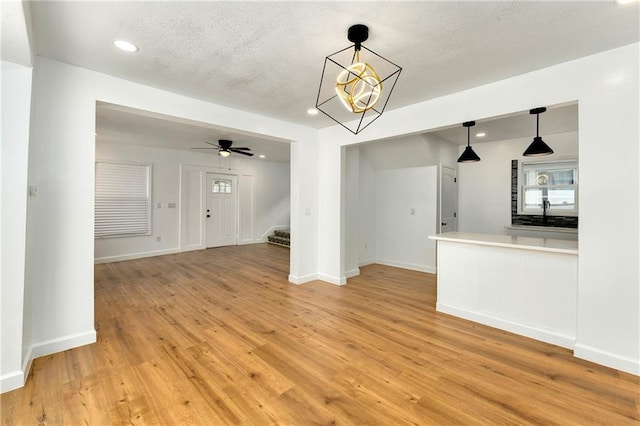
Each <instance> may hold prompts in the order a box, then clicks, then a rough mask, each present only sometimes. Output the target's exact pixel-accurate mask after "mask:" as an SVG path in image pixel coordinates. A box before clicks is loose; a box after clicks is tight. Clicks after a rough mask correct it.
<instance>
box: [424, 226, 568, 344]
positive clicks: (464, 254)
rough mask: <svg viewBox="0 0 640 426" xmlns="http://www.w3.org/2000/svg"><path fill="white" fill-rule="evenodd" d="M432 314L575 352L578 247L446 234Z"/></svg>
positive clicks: (438, 238)
mask: <svg viewBox="0 0 640 426" xmlns="http://www.w3.org/2000/svg"><path fill="white" fill-rule="evenodd" d="M429 238H430V239H433V240H436V241H437V271H438V280H437V302H436V310H437V311H439V312H443V313H447V314H450V315H454V316H458V317H461V318H465V319H468V320H471V321H475V322H478V323H481V324H485V325H489V326H491V327H496V328H500V329H502V330H506V331H510V332H512V333H516V334H520V335H523V336H527V337H531V338H533V339H537V340H542V341H544V342H547V343H552V344H555V345H558V346H562V347H565V348H569V349H573V345H574V344H575V338H576V303H577V302H576V295H577V288H578V242H577V241H568V240H555V239H549V238H531V237H516V236H509V235H493V234H476V233H468V232H446V233H443V234H438V235H434V236H430V237H429Z"/></svg>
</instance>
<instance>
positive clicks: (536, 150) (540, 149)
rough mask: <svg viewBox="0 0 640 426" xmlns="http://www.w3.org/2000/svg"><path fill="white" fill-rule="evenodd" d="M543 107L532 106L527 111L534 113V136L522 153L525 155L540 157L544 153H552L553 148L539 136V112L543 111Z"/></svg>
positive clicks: (544, 109)
mask: <svg viewBox="0 0 640 426" xmlns="http://www.w3.org/2000/svg"><path fill="white" fill-rule="evenodd" d="M546 110H547V109H546V108H545V107H539V108H533V109H532V110H530V111H529V114H531V115H533V114H535V115H536V137H535V138H533V142H531V144H530V145H529V147H528V148H527V149H526V150H525V151H524V152H523V153H522V155H524V156H525V157H542V156H544V155H549V154H553V149H551V147H550V146H549V145H547V144H546V143H545V142H544V141H543V140H542V138H541V137H540V114H542V113H543V112H545V111H546Z"/></svg>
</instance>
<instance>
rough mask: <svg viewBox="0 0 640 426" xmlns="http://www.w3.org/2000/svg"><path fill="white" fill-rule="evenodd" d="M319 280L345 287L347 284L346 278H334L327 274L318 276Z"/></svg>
mask: <svg viewBox="0 0 640 426" xmlns="http://www.w3.org/2000/svg"><path fill="white" fill-rule="evenodd" d="M318 279H319V280H321V281H324V282H327V283H329V284H334V285H345V284H346V283H347V278H346V277H334V276H333V275H327V274H318Z"/></svg>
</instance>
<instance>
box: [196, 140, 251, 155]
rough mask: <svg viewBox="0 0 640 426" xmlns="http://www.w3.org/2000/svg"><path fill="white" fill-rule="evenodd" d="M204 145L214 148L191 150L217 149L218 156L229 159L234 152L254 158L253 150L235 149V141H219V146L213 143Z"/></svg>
mask: <svg viewBox="0 0 640 426" xmlns="http://www.w3.org/2000/svg"><path fill="white" fill-rule="evenodd" d="M204 143H206V144H209V145H212V146H213V148H209V147H206V148H201V147H198V148H191V149H217V150H218V155H219V156H221V157H228V156H230V155H231V153H232V152H234V153H236V154H242V155H246V156H249V157H253V153H252V152H249V151H251V148H247V147H246V146H242V147H234V146H232V145H233V141H230V140H228V139H219V140H218V145H216V144H215V143H213V142H207V141H205V142H204Z"/></svg>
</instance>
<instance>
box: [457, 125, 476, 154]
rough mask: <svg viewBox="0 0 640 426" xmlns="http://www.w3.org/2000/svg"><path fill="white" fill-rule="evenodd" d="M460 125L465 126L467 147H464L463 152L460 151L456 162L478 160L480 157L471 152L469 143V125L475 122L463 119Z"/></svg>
mask: <svg viewBox="0 0 640 426" xmlns="http://www.w3.org/2000/svg"><path fill="white" fill-rule="evenodd" d="M462 125H463V126H464V127H466V128H467V147H466V148H465V149H464V152H463V153H462V155H461V156H460V158H458V163H475V162H477V161H480V157H478V154H476V153H475V152H473V148H471V145H470V139H471V127H473V126H475V125H476V122H475V121H465V122H464V123H462Z"/></svg>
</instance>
